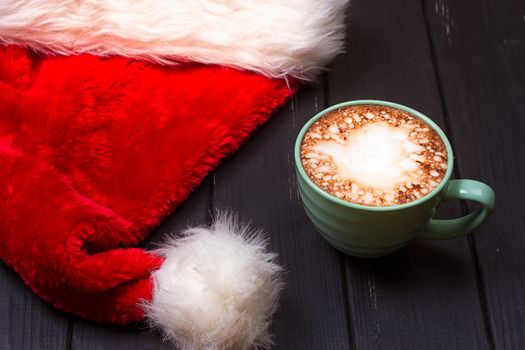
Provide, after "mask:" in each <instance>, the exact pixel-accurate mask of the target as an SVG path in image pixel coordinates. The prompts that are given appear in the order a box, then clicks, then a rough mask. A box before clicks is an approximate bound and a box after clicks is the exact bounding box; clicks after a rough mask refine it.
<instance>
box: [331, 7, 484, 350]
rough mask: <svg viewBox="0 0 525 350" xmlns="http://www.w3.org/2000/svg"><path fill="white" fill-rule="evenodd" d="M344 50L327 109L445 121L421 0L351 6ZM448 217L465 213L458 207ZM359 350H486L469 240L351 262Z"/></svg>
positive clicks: (348, 261) (351, 293)
mask: <svg viewBox="0 0 525 350" xmlns="http://www.w3.org/2000/svg"><path fill="white" fill-rule="evenodd" d="M348 21H349V29H348V32H349V36H348V50H347V53H346V54H345V55H343V56H340V57H338V58H337V60H336V62H335V63H334V64H333V66H332V70H331V72H330V73H329V92H330V94H329V103H330V104H335V103H338V102H341V101H347V100H355V99H361V98H373V99H383V100H391V101H394V102H399V103H402V104H405V105H408V106H411V107H414V108H415V109H417V110H420V111H421V112H423V113H425V114H427V115H428V116H430V117H431V118H432V119H434V120H435V121H436V122H437V123H438V124H440V125H441V126H442V127H443V126H444V119H443V116H442V109H441V105H440V99H439V93H438V89H437V85H436V80H435V75H434V70H433V63H432V56H431V52H430V50H429V45H428V39H427V35H426V31H425V22H424V19H423V13H422V8H421V6H420V4H419V3H418V2H417V1H408V0H400V1H381V0H354V1H352V4H351V9H350V13H349V17H348ZM447 214H448V215H449V216H459V215H461V210H460V208H459V205H455V206H452V207H449V210H448V213H447ZM346 269H347V271H346V273H347V281H348V294H349V301H350V312H351V313H350V318H351V320H352V327H353V333H354V338H355V344H356V349H426V350H430V349H488V348H489V344H488V340H487V339H488V338H487V334H486V331H485V326H484V322H483V315H482V308H481V305H480V298H479V294H478V289H477V281H476V272H475V267H474V265H473V262H472V260H471V253H470V250H469V244H468V240H467V239H466V238H461V239H456V240H451V241H443V242H437V241H435V242H417V241H416V242H414V243H413V244H411V245H409V246H408V247H406V248H404V249H402V250H401V251H399V252H397V253H396V254H394V255H392V256H389V257H385V258H380V259H368V260H364V259H356V258H350V257H349V258H347V259H346Z"/></svg>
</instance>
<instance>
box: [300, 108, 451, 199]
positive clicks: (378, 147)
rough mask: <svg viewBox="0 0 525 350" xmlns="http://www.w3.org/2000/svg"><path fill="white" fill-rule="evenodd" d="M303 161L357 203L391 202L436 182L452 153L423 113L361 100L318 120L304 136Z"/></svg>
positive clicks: (333, 190)
mask: <svg viewBox="0 0 525 350" xmlns="http://www.w3.org/2000/svg"><path fill="white" fill-rule="evenodd" d="M301 161H302V164H303V167H304V169H305V170H306V173H307V174H308V176H309V177H310V178H311V179H312V181H313V182H315V183H316V184H317V186H319V187H321V188H322V189H323V190H324V191H326V192H328V193H330V194H332V195H334V196H336V197H339V198H341V199H343V200H346V201H349V202H353V203H357V204H363V205H369V206H390V205H397V204H404V203H408V202H411V201H414V200H416V199H418V198H421V197H423V196H425V195H426V194H428V193H429V192H430V191H432V190H433V189H434V188H435V187H437V186H438V185H439V183H440V182H441V180H442V179H443V177H444V176H445V173H446V170H447V162H448V159H447V151H446V147H445V144H444V143H443V140H442V139H441V138H440V137H439V135H438V134H437V133H436V132H435V131H434V130H433V129H432V128H431V127H430V126H428V125H427V124H425V123H424V122H423V121H422V120H420V119H419V118H417V117H414V116H412V115H410V114H409V113H407V112H403V111H400V110H398V109H394V108H390V107H385V106H379V105H357V106H349V107H343V108H340V109H338V110H335V111H332V112H330V113H328V114H327V115H325V116H323V117H321V118H320V119H319V120H317V121H316V122H315V123H314V124H313V125H312V126H311V127H310V128H309V129H308V131H307V132H306V135H305V137H304V139H303V141H302V144H301Z"/></svg>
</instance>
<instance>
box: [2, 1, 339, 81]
mask: <svg viewBox="0 0 525 350" xmlns="http://www.w3.org/2000/svg"><path fill="white" fill-rule="evenodd" d="M347 2H348V0H175V1H164V0H149V1H136V0H118V1H107V0H80V1H71V0H3V1H0V41H3V42H4V43H8V44H20V45H23V46H26V47H30V48H32V49H34V50H37V51H40V52H45V53H50V52H51V53H56V54H62V55H70V54H79V53H92V54H96V55H103V56H109V55H119V56H125V57H134V58H140V59H144V60H148V61H152V62H158V63H162V64H170V63H173V62H180V61H194V62H201V63H212V64H220V65H224V66H230V67H236V68H241V69H247V70H252V71H255V72H259V73H262V74H264V75H266V76H269V77H273V78H283V77H286V76H291V77H295V78H299V79H306V80H309V79H312V78H314V77H315V76H316V75H317V74H318V73H319V71H320V70H321V69H322V68H323V67H324V66H325V65H326V64H327V63H328V62H329V61H330V60H332V58H333V57H334V56H335V55H336V54H337V53H339V52H340V51H341V49H342V43H343V36H344V27H343V17H344V12H345V6H346V4H347Z"/></svg>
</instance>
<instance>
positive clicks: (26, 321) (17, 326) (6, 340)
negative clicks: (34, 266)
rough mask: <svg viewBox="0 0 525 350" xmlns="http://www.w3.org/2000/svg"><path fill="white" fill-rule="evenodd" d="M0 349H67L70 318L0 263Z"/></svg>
mask: <svg viewBox="0 0 525 350" xmlns="http://www.w3.org/2000/svg"><path fill="white" fill-rule="evenodd" d="M0 290H1V291H2V292H1V293H0V349H2V350H35V349H38V350H46V349H49V350H60V349H68V346H69V329H70V321H69V320H68V318H67V316H66V315H65V314H63V313H62V312H60V311H57V310H55V309H53V308H52V307H51V306H50V305H49V304H47V303H45V302H44V301H43V300H41V299H40V298H39V297H38V296H37V295H36V294H34V293H33V292H32V291H31V289H29V287H27V286H26V285H24V283H23V282H22V280H21V279H20V277H18V276H17V275H16V274H15V273H14V272H13V271H12V270H10V269H9V268H8V267H7V266H6V265H4V264H0Z"/></svg>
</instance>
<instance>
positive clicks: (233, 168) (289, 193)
mask: <svg viewBox="0 0 525 350" xmlns="http://www.w3.org/2000/svg"><path fill="white" fill-rule="evenodd" d="M323 101H324V98H323V92H322V87H321V86H320V85H317V86H315V87H306V88H303V89H301V90H300V91H299V93H298V95H297V96H296V97H295V98H294V99H293V100H292V101H290V103H289V105H288V107H287V108H285V109H283V110H282V111H281V112H280V113H278V114H277V115H276V116H274V118H273V119H272V120H271V121H270V122H269V123H268V124H266V125H265V126H264V127H262V128H261V129H260V130H259V131H257V132H256V134H255V135H254V136H253V137H252V139H250V140H249V141H248V142H247V143H246V144H245V145H244V147H243V148H242V149H241V150H240V151H239V152H238V153H237V154H236V155H235V156H233V157H231V158H230V159H229V160H227V161H226V162H225V163H224V164H223V165H222V166H220V167H219V168H218V170H217V171H216V174H215V187H214V197H213V205H214V207H217V208H228V209H231V210H233V211H234V212H235V213H238V214H239V216H240V219H241V220H244V221H251V223H252V225H253V226H254V227H255V228H260V229H264V230H265V231H266V232H267V233H268V237H269V238H270V247H271V249H272V250H273V251H276V252H277V253H278V254H279V260H280V262H281V263H282V264H283V265H284V267H285V270H286V273H285V275H284V279H285V283H286V286H285V289H284V292H283V294H282V296H281V300H280V305H281V306H280V310H279V311H278V313H277V315H276V317H275V319H274V324H273V333H274V334H275V335H276V338H275V349H348V348H350V344H349V336H348V332H347V315H346V310H345V303H344V285H343V283H342V279H341V260H340V256H339V254H338V253H337V252H336V251H335V250H334V249H332V248H331V247H330V246H328V244H327V243H326V242H325V241H324V240H323V239H322V238H321V237H320V236H319V235H318V234H317V233H316V232H315V230H314V229H313V227H312V226H311V224H310V222H309V221H308V219H307V218H306V214H305V213H304V210H303V208H302V206H301V204H300V202H299V198H298V193H297V190H296V178H295V173H294V165H293V144H294V142H295V138H296V136H297V134H298V132H299V129H300V128H301V127H302V125H303V124H304V123H305V122H306V121H307V120H308V119H309V118H311V117H312V116H313V115H314V114H315V113H316V112H317V111H319V110H320V109H322V108H323Z"/></svg>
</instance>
